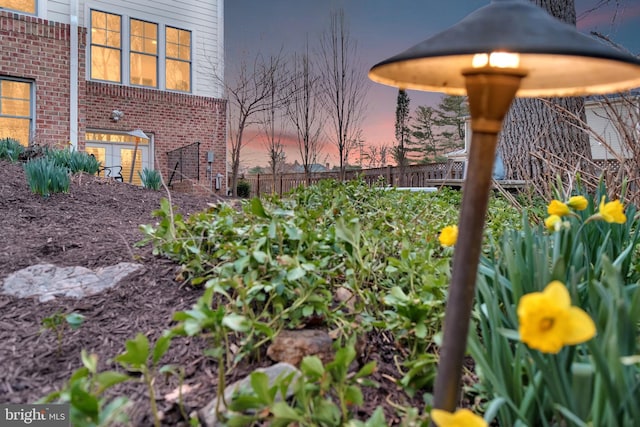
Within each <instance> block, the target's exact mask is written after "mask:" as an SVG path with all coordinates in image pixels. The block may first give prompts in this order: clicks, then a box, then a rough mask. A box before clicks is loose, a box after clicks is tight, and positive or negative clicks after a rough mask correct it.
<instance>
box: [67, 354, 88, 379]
mask: <svg viewBox="0 0 640 427" xmlns="http://www.w3.org/2000/svg"><path fill="white" fill-rule="evenodd" d="M82 351H84V350H82ZM89 374H90V371H89V368H87V367H86V366H83V367H82V368H79V369H76V371H75V372H74V373H73V374H72V375H71V378H69V384H73V383H75V382H77V381H79V380H81V379H82V378H87V377H88V376H89Z"/></svg>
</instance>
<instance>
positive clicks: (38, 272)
mask: <svg viewBox="0 0 640 427" xmlns="http://www.w3.org/2000/svg"><path fill="white" fill-rule="evenodd" d="M141 268H144V267H143V266H142V265H140V264H134V263H130V262H121V263H119V264H117V265H112V266H109V267H101V268H96V269H95V270H90V269H88V268H85V267H58V266H55V265H53V264H37V265H32V266H30V267H27V268H24V269H22V270H18V271H16V272H14V273H12V274H10V275H9V276H8V277H7V278H6V279H4V284H3V286H2V292H3V293H5V294H7V295H13V296H16V297H18V298H29V297H33V296H37V297H39V298H38V299H39V301H40V302H47V301H51V300H52V299H55V297H56V296H64V297H71V298H82V297H84V296H87V295H94V294H98V293H100V292H102V291H104V290H105V289H109V288H112V287H114V286H116V285H117V284H118V283H119V282H120V281H121V280H122V279H124V278H125V277H127V276H128V275H129V274H131V273H134V272H136V271H138V270H140V269H141Z"/></svg>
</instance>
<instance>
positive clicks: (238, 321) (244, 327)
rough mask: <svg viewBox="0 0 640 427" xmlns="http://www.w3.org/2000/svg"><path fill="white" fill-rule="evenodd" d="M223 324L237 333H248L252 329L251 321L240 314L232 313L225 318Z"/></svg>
mask: <svg viewBox="0 0 640 427" xmlns="http://www.w3.org/2000/svg"><path fill="white" fill-rule="evenodd" d="M222 324H223V325H224V326H226V327H227V328H229V329H231V330H233V331H237V332H247V331H248V330H250V329H251V324H250V322H249V320H248V319H247V318H246V317H244V316H241V315H239V314H235V313H231V314H227V315H226V316H224V318H223V319H222Z"/></svg>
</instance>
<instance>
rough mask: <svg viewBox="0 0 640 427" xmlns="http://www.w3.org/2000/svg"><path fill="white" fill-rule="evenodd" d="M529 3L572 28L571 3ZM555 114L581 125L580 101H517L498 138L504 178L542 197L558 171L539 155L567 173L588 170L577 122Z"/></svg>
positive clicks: (586, 144)
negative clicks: (517, 181)
mask: <svg viewBox="0 0 640 427" xmlns="http://www.w3.org/2000/svg"><path fill="white" fill-rule="evenodd" d="M532 1H533V3H536V4H537V5H538V6H541V7H542V8H543V9H545V10H547V11H548V12H549V13H550V14H552V15H553V16H555V17H556V18H559V19H561V20H562V21H564V22H566V23H568V24H572V25H575V24H576V8H575V3H574V0H532ZM559 110H566V111H569V112H571V113H572V114H573V115H574V116H575V117H579V118H580V119H581V121H582V122H584V121H585V116H584V100H583V98H554V99H550V100H548V101H545V100H541V99H524V98H519V99H516V100H514V102H513V104H512V106H511V110H510V112H509V114H508V115H507V117H506V118H505V123H504V127H503V130H502V133H501V136H500V139H501V142H500V153H501V155H502V158H503V161H504V165H505V173H506V178H507V179H526V180H530V182H531V183H532V184H533V186H534V187H535V188H536V189H537V191H538V192H539V193H541V194H543V195H546V194H547V193H548V191H549V188H548V184H549V183H550V182H551V181H552V180H553V178H555V175H556V174H558V172H561V170H559V169H557V168H554V166H553V165H554V163H552V162H550V161H548V160H547V159H545V158H542V157H540V156H539V154H540V153H541V152H551V153H554V155H555V157H557V158H559V159H562V160H563V163H564V164H566V165H570V167H569V169H582V170H587V169H589V168H590V163H589V161H590V160H591V148H590V145H589V137H588V135H587V133H586V132H584V131H583V130H582V129H581V128H580V127H579V126H577V125H578V122H576V121H575V120H573V119H571V118H570V117H568V116H567V115H565V114H562V113H560V112H559ZM582 159H586V160H587V161H586V162H585V161H583V160H582Z"/></svg>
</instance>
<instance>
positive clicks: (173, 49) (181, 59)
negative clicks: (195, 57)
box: [165, 27, 191, 92]
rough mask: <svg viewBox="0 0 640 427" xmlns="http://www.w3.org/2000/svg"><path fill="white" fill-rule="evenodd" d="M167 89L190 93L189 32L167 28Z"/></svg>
mask: <svg viewBox="0 0 640 427" xmlns="http://www.w3.org/2000/svg"><path fill="white" fill-rule="evenodd" d="M166 52H167V58H166V67H165V72H166V79H167V89H171V90H179V91H183V92H190V91H191V32H190V31H186V30H180V29H178V28H172V27H167V43H166Z"/></svg>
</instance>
